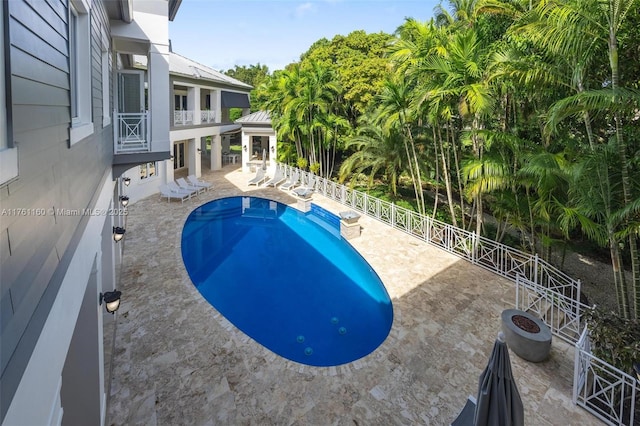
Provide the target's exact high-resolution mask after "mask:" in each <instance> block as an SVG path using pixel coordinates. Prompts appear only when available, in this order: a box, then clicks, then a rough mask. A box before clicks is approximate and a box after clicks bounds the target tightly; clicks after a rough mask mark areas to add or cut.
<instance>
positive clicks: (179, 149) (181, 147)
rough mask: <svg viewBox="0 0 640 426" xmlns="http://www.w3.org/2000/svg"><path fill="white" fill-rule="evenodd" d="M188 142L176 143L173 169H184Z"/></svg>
mask: <svg viewBox="0 0 640 426" xmlns="http://www.w3.org/2000/svg"><path fill="white" fill-rule="evenodd" d="M185 146H186V142H176V143H175V144H174V145H173V169H174V170H178V169H182V168H184V153H185Z"/></svg>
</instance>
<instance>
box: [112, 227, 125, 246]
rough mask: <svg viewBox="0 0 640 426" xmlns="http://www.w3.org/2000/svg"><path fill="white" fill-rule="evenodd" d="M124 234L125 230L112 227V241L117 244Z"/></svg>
mask: <svg viewBox="0 0 640 426" xmlns="http://www.w3.org/2000/svg"><path fill="white" fill-rule="evenodd" d="M125 232H126V230H125V229H124V228H121V227H119V226H114V227H113V241H115V242H116V243H117V242H118V241H120V240H121V239H123V238H124V233H125Z"/></svg>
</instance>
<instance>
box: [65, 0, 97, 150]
mask: <svg viewBox="0 0 640 426" xmlns="http://www.w3.org/2000/svg"><path fill="white" fill-rule="evenodd" d="M89 9H90V8H89V3H88V1H87V0H71V1H70V3H69V91H70V101H71V129H70V131H69V142H70V145H73V144H75V143H77V142H79V141H80V140H82V139H84V138H86V137H87V136H89V135H91V134H92V133H93V122H92V121H91V120H92V118H91V67H90V62H89V61H90V57H91V52H90V51H91V48H90V45H89V43H90V33H89Z"/></svg>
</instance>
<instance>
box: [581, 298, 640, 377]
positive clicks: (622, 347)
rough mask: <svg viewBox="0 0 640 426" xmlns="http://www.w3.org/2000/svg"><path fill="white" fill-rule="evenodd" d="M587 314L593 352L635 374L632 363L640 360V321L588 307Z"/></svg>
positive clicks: (617, 366) (621, 368) (615, 365)
mask: <svg viewBox="0 0 640 426" xmlns="http://www.w3.org/2000/svg"><path fill="white" fill-rule="evenodd" d="M585 317H586V320H587V327H588V328H589V338H590V339H591V343H592V345H591V347H592V351H593V354H594V355H595V356H597V357H598V358H600V359H602V360H604V361H606V362H608V363H609V364H611V365H613V366H614V367H616V368H619V369H620V370H622V371H624V372H625V373H628V374H631V375H634V372H633V363H634V362H639V361H640V321H639V320H634V319H625V318H621V317H620V316H619V315H617V314H616V313H615V312H604V311H602V310H600V309H597V308H596V309H590V310H588V311H587V312H586V313H585Z"/></svg>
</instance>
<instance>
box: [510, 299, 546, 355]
mask: <svg viewBox="0 0 640 426" xmlns="http://www.w3.org/2000/svg"><path fill="white" fill-rule="evenodd" d="M514 318H515V321H516V322H517V323H519V324H521V325H523V324H524V325H526V326H527V327H526V328H529V329H530V330H533V332H532V331H527V330H525V329H523V328H522V327H521V326H518V325H517V324H516V322H514ZM536 330H537V331H536ZM502 332H503V333H504V336H505V341H506V342H507V346H509V348H511V350H512V351H513V352H514V353H515V354H516V355H518V356H519V357H520V358H523V359H526V360H527V361H531V362H540V361H544V360H545V359H546V358H547V357H548V356H549V352H550V351H551V330H550V329H549V327H548V326H547V325H546V324H545V323H544V322H542V320H540V319H539V318H537V317H535V316H533V315H531V314H529V313H527V312H524V311H520V310H518V309H506V310H504V311H502Z"/></svg>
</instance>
